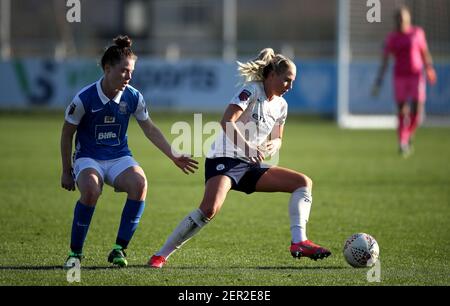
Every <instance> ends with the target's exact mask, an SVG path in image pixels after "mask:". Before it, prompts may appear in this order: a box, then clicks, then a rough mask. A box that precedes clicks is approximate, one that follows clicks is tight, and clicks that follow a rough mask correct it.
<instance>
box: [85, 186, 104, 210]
mask: <svg viewBox="0 0 450 306" xmlns="http://www.w3.org/2000/svg"><path fill="white" fill-rule="evenodd" d="M101 194H102V191H101V189H99V188H95V187H92V188H88V189H86V190H84V191H83V192H82V193H81V199H80V200H81V202H82V203H83V204H85V205H88V206H95V204H97V201H98V198H99V197H100V195H101Z"/></svg>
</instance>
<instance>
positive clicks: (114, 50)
mask: <svg viewBox="0 0 450 306" xmlns="http://www.w3.org/2000/svg"><path fill="white" fill-rule="evenodd" d="M113 41H114V45H112V46H109V47H108V48H107V49H106V51H105V53H104V54H103V56H102V59H101V65H102V68H103V69H105V65H106V64H109V65H111V66H114V65H115V64H117V63H119V62H120V61H121V60H122V59H123V58H128V57H131V58H132V59H134V60H136V59H137V56H136V55H135V54H134V53H133V51H132V50H131V45H132V44H133V43H132V41H131V39H130V38H129V37H128V36H126V35H125V36H122V35H119V36H117V37H116V38H114V39H113Z"/></svg>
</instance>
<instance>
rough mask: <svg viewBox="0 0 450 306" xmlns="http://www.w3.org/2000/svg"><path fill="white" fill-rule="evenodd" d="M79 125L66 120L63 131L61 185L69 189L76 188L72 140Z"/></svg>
mask: <svg viewBox="0 0 450 306" xmlns="http://www.w3.org/2000/svg"><path fill="white" fill-rule="evenodd" d="M76 130H77V126H76V125H74V124H70V123H68V122H67V121H64V125H63V128H62V132H61V161H62V174H61V187H62V188H64V189H67V190H69V191H73V190H75V180H74V178H73V176H72V160H71V155H72V140H73V135H74V134H75V132H76Z"/></svg>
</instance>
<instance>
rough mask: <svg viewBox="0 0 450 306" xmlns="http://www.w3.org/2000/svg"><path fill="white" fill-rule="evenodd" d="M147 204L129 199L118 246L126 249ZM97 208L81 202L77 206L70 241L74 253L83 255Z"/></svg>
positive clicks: (117, 242)
mask: <svg viewBox="0 0 450 306" xmlns="http://www.w3.org/2000/svg"><path fill="white" fill-rule="evenodd" d="M144 207H145V202H144V201H135V200H130V199H127V202H126V203H125V207H124V208H123V211H122V219H121V221H120V227H119V233H118V234H117V239H116V244H118V245H120V246H121V247H122V248H123V249H126V248H127V246H128V243H129V242H130V240H131V238H132V237H133V234H134V232H135V231H136V229H137V227H138V224H139V221H140V219H141V216H142V213H143V212H144ZM94 210H95V206H93V207H90V206H87V205H84V204H83V203H81V202H80V201H78V202H77V204H76V205H75V211H74V214H73V223H72V236H71V241H70V249H71V250H72V252H74V253H78V254H81V253H82V251H83V245H84V241H85V240H86V236H87V233H88V230H89V225H90V224H91V219H92V215H93V214H94Z"/></svg>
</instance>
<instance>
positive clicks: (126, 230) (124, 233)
mask: <svg viewBox="0 0 450 306" xmlns="http://www.w3.org/2000/svg"><path fill="white" fill-rule="evenodd" d="M144 208H145V202H144V201H135V200H130V199H127V202H126V203H125V207H124V208H123V211H122V219H121V221H120V227H119V233H118V234H117V239H116V244H118V245H120V246H121V247H122V248H123V249H126V248H127V246H128V243H129V242H130V240H131V237H133V234H134V232H135V231H136V229H137V227H138V224H139V221H140V219H141V216H142V213H143V212H144Z"/></svg>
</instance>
